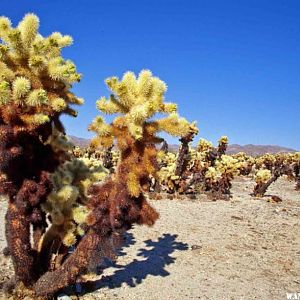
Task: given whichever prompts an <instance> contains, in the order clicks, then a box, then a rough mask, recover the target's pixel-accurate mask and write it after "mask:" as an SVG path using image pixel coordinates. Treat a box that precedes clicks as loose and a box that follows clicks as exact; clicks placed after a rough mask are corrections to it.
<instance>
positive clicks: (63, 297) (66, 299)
mask: <svg viewBox="0 0 300 300" xmlns="http://www.w3.org/2000/svg"><path fill="white" fill-rule="evenodd" d="M57 300H72V299H71V297H70V296H68V295H66V294H59V295H58V296H57Z"/></svg>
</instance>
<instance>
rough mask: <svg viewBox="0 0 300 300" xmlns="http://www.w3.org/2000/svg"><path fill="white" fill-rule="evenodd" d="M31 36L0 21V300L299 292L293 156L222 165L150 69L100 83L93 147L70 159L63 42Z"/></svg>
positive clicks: (220, 151) (30, 26) (71, 83)
mask: <svg viewBox="0 0 300 300" xmlns="http://www.w3.org/2000/svg"><path fill="white" fill-rule="evenodd" d="M41 21H42V20H41ZM39 29H40V20H39V18H38V16H37V15H36V14H33V13H29V14H26V15H25V16H24V18H23V19H22V20H21V21H20V22H19V23H18V24H13V23H12V22H11V20H10V19H9V18H8V17H0V40H1V42H0V220H1V221H0V250H1V254H0V270H1V272H0V299H9V300H14V299H26V300H29V299H36V300H43V299H45V300H51V299H61V300H66V299H86V300H87V299H129V298H130V299H148V300H151V299H153V300H154V299H233V300H241V299H266V300H267V299H285V298H286V294H287V293H295V292H298V291H300V235H299V232H300V152H297V151H292V152H288V153H285V152H281V153H276V154H274V153H265V154H263V155H260V156H251V155H249V154H246V153H243V152H239V153H235V154H229V153H228V152H227V149H228V145H229V143H230V136H229V137H228V136H226V135H222V128H220V138H219V139H218V140H217V141H213V142H210V141H209V140H207V139H204V138H199V137H198V134H199V130H200V131H201V124H200V125H199V126H198V124H197V122H196V120H188V119H189V118H188V117H186V118H185V116H183V115H184V114H183V113H179V107H178V106H177V104H176V103H173V102H169V100H168V96H167V94H166V93H167V89H168V88H167V83H165V82H164V81H163V80H162V79H161V78H159V77H158V75H159V74H155V73H154V72H151V71H150V70H148V69H141V70H139V71H138V72H133V71H126V72H121V73H120V74H108V77H107V78H106V79H104V81H105V84H106V89H107V90H108V91H109V96H102V95H103V94H102V91H101V90H99V98H98V100H97V99H95V104H96V105H95V106H96V108H95V109H94V110H95V111H97V116H96V117H94V118H93V119H91V120H89V121H87V124H86V128H87V129H88V131H89V132H90V133H92V134H93V138H92V139H91V141H90V143H89V145H88V146H87V147H81V148H80V147H78V146H75V145H74V144H73V143H72V141H71V139H70V138H69V137H68V133H67V130H66V126H65V121H64V120H65V119H64V117H63V116H69V117H74V118H76V117H77V115H78V114H80V111H81V109H82V107H83V106H84V105H86V104H85V103H84V99H82V98H81V97H79V95H77V92H76V89H73V87H76V86H79V85H80V84H81V79H82V74H81V73H79V71H78V70H77V67H76V65H75V62H73V61H72V60H70V59H69V58H68V57H65V55H63V52H62V51H64V50H63V49H64V48H66V47H69V46H71V45H72V43H73V39H72V37H71V36H69V35H63V34H61V33H59V32H56V31H55V32H53V33H51V34H50V35H47V36H43V35H42V34H41V33H40V31H39ZM68 51H72V47H70V49H69V50H68ZM64 53H65V52H64ZM67 53H70V52H67ZM66 56H67V55H66ZM109 75H111V76H110V77H109ZM180 111H181V110H180ZM74 122H76V120H75V121H74ZM167 136H172V137H173V138H175V139H176V140H177V141H178V145H179V148H178V151H171V149H169V145H168V138H167ZM292 296H293V295H292ZM295 296H297V297H298V295H297V294H295ZM293 297H294V296H293ZM293 299H294V298H293ZM295 299H298V298H295Z"/></svg>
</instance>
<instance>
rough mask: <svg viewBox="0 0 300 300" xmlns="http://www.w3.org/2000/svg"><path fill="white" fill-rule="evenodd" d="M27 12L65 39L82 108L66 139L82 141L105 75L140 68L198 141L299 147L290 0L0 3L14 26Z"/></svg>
mask: <svg viewBox="0 0 300 300" xmlns="http://www.w3.org/2000/svg"><path fill="white" fill-rule="evenodd" d="M27 12H34V13H36V14H37V15H38V16H39V17H40V21H41V28H40V30H41V33H42V34H43V35H48V34H50V33H51V32H52V31H60V32H62V33H64V34H70V35H71V36H73V38H74V45H73V46H71V47H70V48H68V49H66V50H64V52H63V55H64V56H65V57H66V58H70V59H72V60H73V61H74V62H75V63H76V65H77V67H78V70H79V71H80V72H81V73H83V75H84V76H83V80H82V82H81V83H79V84H77V85H76V86H75V87H74V91H75V92H76V94H77V95H78V96H81V97H83V98H85V101H86V102H85V105H84V106H83V107H81V108H80V109H79V115H78V117H77V119H72V118H65V119H64V121H65V124H66V128H67V132H68V133H69V134H73V135H76V136H79V137H89V136H90V134H89V133H88V132H87V130H86V128H87V125H88V123H89V122H90V121H91V120H92V118H93V117H94V116H96V114H97V112H96V109H95V101H96V100H97V99H98V98H99V97H100V96H103V95H104V96H106V95H108V90H107V89H106V87H105V84H104V79H105V78H107V77H109V76H112V75H117V76H121V75H122V74H123V73H124V72H125V71H127V70H132V71H134V72H139V71H140V70H141V69H144V68H147V69H150V70H152V71H153V73H154V74H155V75H157V76H159V77H160V78H162V79H163V80H164V81H166V83H167V84H168V86H169V90H168V93H167V97H166V98H167V100H169V101H174V102H176V103H178V104H179V112H180V114H181V115H182V116H184V117H186V118H187V119H189V120H191V121H192V120H197V122H198V127H199V129H200V134H199V136H198V138H199V137H200V136H201V137H205V138H207V139H209V140H212V141H216V140H217V139H218V138H219V137H220V136H221V135H228V136H229V139H230V142H231V143H239V144H248V143H253V144H277V145H282V146H289V147H293V148H296V149H300V34H299V33H300V1H299V0H294V1H293V0H281V1H279V0H269V1H266V0H244V1H241V0H236V1H232V0H227V1H224V0H218V1H217V0H215V1H213V0H206V1H202V0H180V1H179V0H151V1H150V0H148V1H146V0H139V1H136V0H131V1H130V0H127V1H125V0H106V1H102V0H93V1H91V0H81V1H75V0H67V1H62V0H51V1H50V0H49V1H45V0H44V1H42V0H39V1H38V0H35V1H32V0H26V1H25V0H22V1H20V0H9V1H8V0H1V2H0V14H2V15H6V16H8V17H10V18H11V19H12V21H13V23H14V25H16V24H17V22H18V21H19V20H20V19H21V18H22V17H23V15H24V14H25V13H27ZM198 138H197V139H198ZM170 141H171V142H174V141H175V140H174V139H170Z"/></svg>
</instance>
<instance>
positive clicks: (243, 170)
mask: <svg viewBox="0 0 300 300" xmlns="http://www.w3.org/2000/svg"><path fill="white" fill-rule="evenodd" d="M232 157H233V158H235V159H237V160H238V169H239V173H240V175H243V176H247V175H249V174H250V172H251V171H252V167H253V166H254V164H255V159H254V158H253V157H251V156H249V155H247V154H246V153H244V152H239V153H237V154H234V155H232Z"/></svg>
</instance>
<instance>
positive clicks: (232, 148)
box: [227, 144, 297, 156]
mask: <svg viewBox="0 0 300 300" xmlns="http://www.w3.org/2000/svg"><path fill="white" fill-rule="evenodd" d="M296 151H297V150H295V149H291V148H286V147H282V146H276V145H252V144H248V145H244V146H241V145H238V144H232V145H229V146H228V150H227V153H228V154H234V153H238V152H245V153H246V154H248V155H252V156H257V155H263V154H266V153H274V154H275V153H286V152H296Z"/></svg>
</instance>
